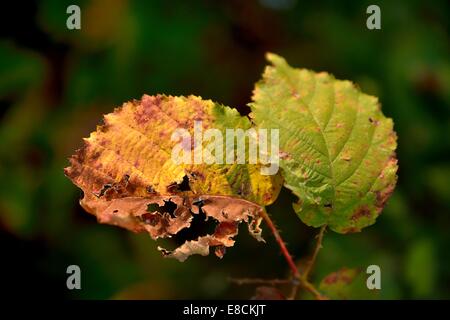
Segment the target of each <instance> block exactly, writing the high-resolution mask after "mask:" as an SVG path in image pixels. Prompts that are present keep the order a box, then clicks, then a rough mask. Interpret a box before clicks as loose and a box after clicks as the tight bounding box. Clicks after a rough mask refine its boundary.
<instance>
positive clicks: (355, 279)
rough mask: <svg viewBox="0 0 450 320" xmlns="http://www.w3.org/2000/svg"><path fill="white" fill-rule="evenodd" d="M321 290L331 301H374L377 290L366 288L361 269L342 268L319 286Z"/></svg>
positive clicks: (327, 277) (328, 276)
mask: <svg viewBox="0 0 450 320" xmlns="http://www.w3.org/2000/svg"><path fill="white" fill-rule="evenodd" d="M319 290H320V292H321V293H322V294H324V295H325V296H326V297H327V298H330V299H339V300H343V299H345V300H346V299H373V298H375V297H376V293H377V292H376V290H369V289H367V286H366V281H365V277H364V273H362V272H361V270H359V269H349V268H342V269H340V270H338V271H336V272H333V273H330V274H329V275H327V276H326V277H325V278H324V279H323V280H322V281H321V282H320V285H319Z"/></svg>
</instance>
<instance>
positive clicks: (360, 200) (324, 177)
mask: <svg viewBox="0 0 450 320" xmlns="http://www.w3.org/2000/svg"><path fill="white" fill-rule="evenodd" d="M267 59H268V60H269V61H270V62H271V63H272V66H268V67H266V69H265V71H264V74H263V78H262V80H261V81H259V82H258V83H257V84H256V87H255V90H254V92H253V103H251V104H250V106H251V108H252V113H251V114H250V117H251V119H252V120H253V122H254V123H255V124H256V125H257V126H258V127H259V128H267V129H269V128H270V129H273V128H277V129H279V130H280V137H279V140H280V141H279V143H280V168H281V169H282V173H283V175H284V178H285V186H286V187H287V188H289V189H290V190H292V191H293V193H294V194H295V195H297V196H298V197H299V201H298V202H297V203H295V204H294V209H295V211H296V212H297V214H298V215H299V217H300V218H301V219H302V221H303V222H305V223H306V224H308V225H310V226H314V227H320V226H322V225H328V226H329V227H330V228H331V229H332V230H334V231H336V232H339V233H348V232H358V231H360V230H361V229H362V228H364V227H366V226H368V225H371V224H373V223H374V222H375V219H376V217H377V216H378V215H379V214H380V212H381V210H382V208H383V207H384V205H385V203H386V201H387V199H388V198H389V196H390V194H391V193H392V191H393V190H394V187H395V184H396V180H397V177H396V171H397V159H396V156H395V148H396V146H397V143H396V134H395V132H394V131H393V122H392V120H391V119H389V118H386V117H385V116H384V115H383V114H382V112H381V109H380V105H379V103H378V99H377V98H376V97H373V96H369V95H367V94H364V93H362V92H361V91H360V90H358V89H357V88H356V87H355V85H354V84H352V83H351V82H350V81H342V80H336V79H335V78H334V77H333V76H332V75H330V74H328V73H325V72H320V73H315V72H313V71H310V70H306V69H294V68H292V67H291V66H289V65H288V64H287V63H286V61H285V60H284V59H283V58H281V57H279V56H277V55H274V54H268V55H267Z"/></svg>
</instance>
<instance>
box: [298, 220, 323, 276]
mask: <svg viewBox="0 0 450 320" xmlns="http://www.w3.org/2000/svg"><path fill="white" fill-rule="evenodd" d="M326 228H327V226H326V225H324V226H322V227H321V228H320V231H319V234H318V235H317V236H316V238H317V241H316V246H315V248H314V252H313V255H312V257H311V259H310V260H309V261H308V264H307V265H306V269H305V272H304V273H303V277H304V278H305V279H306V280H307V279H308V275H309V273H310V272H311V270H312V268H313V266H314V263H315V262H316V259H317V254H318V253H319V250H320V249H321V248H322V240H323V235H324V233H325V230H326Z"/></svg>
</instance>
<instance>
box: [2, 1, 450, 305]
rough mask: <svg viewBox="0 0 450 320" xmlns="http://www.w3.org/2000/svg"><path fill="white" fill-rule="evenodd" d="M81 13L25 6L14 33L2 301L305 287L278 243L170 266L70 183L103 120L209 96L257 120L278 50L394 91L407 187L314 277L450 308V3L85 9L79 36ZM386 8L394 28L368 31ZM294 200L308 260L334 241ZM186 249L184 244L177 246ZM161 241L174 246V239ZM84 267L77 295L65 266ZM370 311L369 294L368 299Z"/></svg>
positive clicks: (6, 51)
mask: <svg viewBox="0 0 450 320" xmlns="http://www.w3.org/2000/svg"><path fill="white" fill-rule="evenodd" d="M72 3H73V1H57V0H46V1H42V2H17V1H15V2H14V7H11V8H9V7H3V4H2V19H1V28H0V30H1V31H0V32H1V34H2V37H1V41H0V124H1V127H0V146H1V148H0V160H1V166H0V192H1V193H0V237H1V238H0V243H1V248H2V249H1V250H2V252H1V256H2V259H1V263H0V264H1V266H2V267H1V270H2V272H1V274H0V277H1V283H2V287H1V288H2V291H4V292H6V293H7V294H8V295H20V296H34V297H41V298H45V297H50V296H51V297H56V298H64V297H66V298H249V297H251V296H252V294H253V292H254V287H252V286H243V287H238V286H235V285H231V284H230V283H229V282H228V281H227V278H228V277H268V278H270V277H283V276H286V275H287V273H288V269H287V267H286V264H285V262H284V261H283V258H282V257H281V255H280V254H279V250H278V248H277V246H276V245H275V244H274V241H273V238H272V237H271V236H270V234H269V233H268V232H267V230H265V238H266V239H267V240H268V244H266V245H263V244H261V243H258V242H256V241H254V240H253V239H252V238H251V237H250V236H248V234H247V232H246V230H245V228H242V230H241V231H242V232H241V234H240V235H239V236H238V238H237V240H238V241H237V245H236V246H235V247H234V248H232V249H230V250H229V251H228V252H227V254H226V255H225V257H224V259H223V260H222V261H221V260H219V259H217V258H216V257H214V256H213V255H211V256H209V257H198V256H195V257H192V258H190V259H188V260H187V261H186V262H185V263H179V262H177V261H175V260H169V259H163V258H162V257H161V255H160V254H159V253H158V252H157V250H156V246H157V243H156V242H155V241H153V240H151V239H150V237H149V236H147V235H144V234H142V235H136V234H132V233H129V232H127V231H125V230H121V229H118V228H115V227H111V226H107V225H100V224H97V223H96V221H95V218H94V217H92V216H90V215H88V214H86V213H85V212H83V210H82V209H81V208H80V206H79V204H78V200H79V198H80V196H81V193H80V191H79V190H78V189H77V188H76V187H75V186H74V185H72V183H71V182H70V181H69V180H68V179H67V178H66V177H65V176H64V175H63V167H65V166H67V165H68V163H67V160H66V159H67V157H68V156H70V155H71V154H72V153H73V152H74V150H75V149H76V148H78V147H79V146H81V138H82V137H86V136H87V135H88V134H89V132H90V131H92V130H94V129H95V125H96V124H97V122H98V121H99V120H100V118H101V115H102V114H103V113H108V112H110V111H112V109H113V107H115V106H118V105H120V104H121V103H122V102H124V101H127V100H130V99H133V98H140V97H141V95H142V94H143V93H148V94H156V93H166V94H172V95H189V94H195V95H200V96H202V97H203V98H208V99H212V100H215V101H219V102H221V103H224V104H226V105H229V106H233V107H236V108H238V109H239V111H241V112H242V113H243V114H245V113H247V112H248V110H249V109H248V107H247V106H246V104H247V103H248V102H249V101H250V97H251V91H252V88H253V84H254V82H255V81H256V80H258V79H259V77H260V74H261V72H262V70H263V67H264V64H265V62H264V53H265V52H267V51H272V52H275V53H278V54H280V55H282V56H284V57H286V58H287V60H288V61H289V62H290V63H291V64H292V65H294V66H297V67H305V68H310V69H313V70H316V71H328V72H330V73H333V74H334V75H335V76H336V77H337V78H340V79H349V80H352V81H354V82H356V83H357V84H358V85H359V86H360V87H361V88H362V90H363V91H365V92H367V93H370V94H373V95H377V96H379V97H380V100H381V102H382V105H383V111H384V113H385V114H386V115H387V116H389V117H392V118H393V119H394V122H395V130H396V131H397V133H398V136H399V139H398V143H399V147H398V157H399V165H400V170H399V183H398V186H397V189H396V191H395V193H394V194H393V196H392V198H391V199H390V201H389V202H388V205H387V207H386V208H385V210H384V211H383V214H382V215H381V217H380V218H379V219H378V220H377V223H376V224H375V225H373V226H371V227H369V228H367V229H365V230H363V232H362V233H359V234H352V235H338V234H334V233H332V232H328V233H327V234H326V237H325V242H324V248H323V250H322V251H321V252H320V257H319V260H318V262H317V268H316V271H315V272H314V274H313V278H314V280H315V281H320V279H321V278H322V277H323V276H324V275H325V274H327V273H330V272H332V271H335V270H338V269H339V268H340V267H344V266H346V267H360V268H363V269H365V268H366V267H367V266H368V265H370V264H377V265H379V266H380V267H381V270H382V290H381V291H380V293H379V295H378V297H379V298H386V299H397V298H449V297H450V250H449V245H450V234H449V228H450V215H449V211H450V210H449V209H450V208H449V207H450V201H449V200H450V186H449V182H450V163H449V158H450V157H449V156H450V139H449V137H450V117H449V115H450V107H449V105H450V62H449V59H448V58H449V53H450V52H449V51H450V50H449V19H448V15H449V12H450V10H449V9H450V8H449V4H448V2H447V1H411V0H408V1H406V0H404V1H353V2H350V1H339V3H338V1H321V2H320V4H319V3H316V1H296V0H279V1H276V0H260V1H248V0H245V1H244V0H239V1H238V0H229V1H225V0H223V1H219V0H216V1H212V0H211V1H186V0H171V1H126V0H114V1H106V0H104V1H83V2H80V6H81V10H82V29H81V30H80V31H70V30H67V29H66V19H67V16H68V15H67V14H66V7H67V6H68V5H69V4H72ZM369 4H378V5H379V6H380V7H381V14H382V30H375V31H370V30H368V29H367V28H366V18H367V14H366V12H365V11H366V8H367V6H368V5H369ZM292 200H294V198H293V197H292V196H291V195H290V193H289V192H288V191H286V190H284V191H283V192H282V194H281V196H280V198H279V199H278V201H277V202H276V203H275V204H274V205H273V206H272V207H270V208H269V211H270V212H271V214H272V216H273V218H274V220H275V221H276V222H277V224H278V225H279V227H280V229H282V230H283V236H284V237H285V238H286V240H287V242H288V245H289V248H290V250H291V251H292V252H293V253H294V255H295V256H296V257H297V258H301V257H305V256H306V255H307V254H308V253H309V252H310V250H311V247H312V245H313V240H314V235H315V234H316V232H317V230H314V229H312V228H309V227H307V226H305V225H304V224H303V223H301V221H300V220H299V219H298V218H297V217H296V216H295V214H294V212H293V210H292V208H291V206H290V203H291V202H292ZM162 243H163V244H165V245H167V246H169V247H171V246H173V245H174V243H171V242H170V241H169V242H162ZM158 244H161V243H158ZM70 264H77V265H79V266H80V267H81V270H82V290H80V291H72V292H71V291H68V290H67V289H66V286H65V281H66V273H65V271H66V267H67V266H68V265H70ZM354 297H356V298H362V297H364V295H356V296H354Z"/></svg>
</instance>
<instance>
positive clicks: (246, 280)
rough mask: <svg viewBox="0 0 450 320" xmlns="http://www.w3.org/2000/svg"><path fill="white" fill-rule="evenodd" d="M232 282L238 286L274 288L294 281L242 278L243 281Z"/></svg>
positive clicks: (235, 280) (231, 279)
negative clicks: (250, 285) (265, 285)
mask: <svg viewBox="0 0 450 320" xmlns="http://www.w3.org/2000/svg"><path fill="white" fill-rule="evenodd" d="M230 281H231V282H233V283H236V284H238V285H243V284H269V285H272V286H276V285H281V284H289V283H291V282H292V281H291V280H289V279H257V278H255V279H253V278H241V279H235V278H230Z"/></svg>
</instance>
